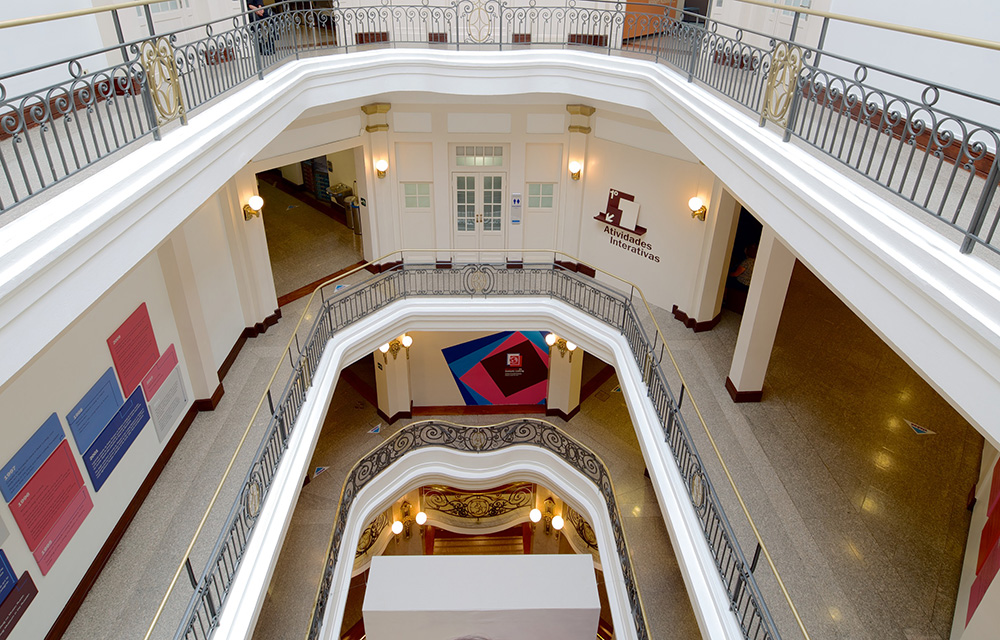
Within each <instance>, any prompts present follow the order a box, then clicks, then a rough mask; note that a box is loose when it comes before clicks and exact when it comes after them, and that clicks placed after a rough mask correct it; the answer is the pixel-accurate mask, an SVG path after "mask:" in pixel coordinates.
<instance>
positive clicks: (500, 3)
mask: <svg viewBox="0 0 1000 640" xmlns="http://www.w3.org/2000/svg"><path fill="white" fill-rule="evenodd" d="M629 6H630V5H627V4H626V3H622V2H608V1H604V0H551V1H545V0H531V1H530V2H517V1H514V0H437V1H436V2H433V3H432V2H426V3H422V4H413V5H408V4H400V3H396V2H392V1H390V0H382V1H381V2H378V3H373V4H361V3H360V2H351V1H349V0H333V2H331V3H330V6H329V7H328V8H320V7H319V5H318V4H315V5H314V4H313V3H312V2H301V1H297V2H296V1H291V0H283V1H281V2H278V3H275V4H274V5H272V11H273V14H271V15H269V16H268V17H265V18H262V19H258V17H257V16H256V15H255V14H254V13H253V12H248V13H247V14H244V15H238V16H235V17H231V18H226V19H224V20H217V21H214V22H211V23H207V24H202V25H197V26H194V27H189V28H185V29H182V30H179V31H175V32H172V33H169V34H163V35H158V36H154V37H151V38H145V39H141V40H135V41H130V42H122V43H120V44H118V45H115V46H114V47H109V48H107V49H102V50H100V51H95V52H88V53H85V54H81V55H80V56H77V57H73V58H68V59H64V60H60V61H57V62H53V63H49V64H44V65H39V66H36V67H33V68H31V69H27V70H24V71H21V72H17V73H11V74H7V75H4V76H0V171H2V179H0V213H2V212H3V211H5V210H7V209H9V208H10V207H12V206H14V205H16V204H18V203H20V202H23V201H24V200H26V199H28V198H30V197H31V196H32V195H35V194H37V193H39V192H40V191H42V190H44V189H46V188H48V187H50V186H52V185H54V184H56V183H58V182H60V181H62V180H65V179H66V178H68V177H70V176H72V175H73V174H75V173H77V172H78V171H80V170H81V169H83V168H85V167H87V166H89V165H91V164H93V163H94V162H97V161H98V160H100V159H102V158H104V157H106V156H108V155H109V154H111V153H114V152H115V151H117V150H119V149H122V148H125V147H127V146H128V145H130V144H132V143H134V142H136V141H139V140H142V139H144V138H146V137H147V136H152V137H154V138H157V139H158V138H159V137H160V135H161V130H162V128H163V127H164V126H166V125H168V124H169V123H171V122H172V121H173V120H176V119H180V120H183V119H184V117H185V116H186V114H188V113H191V112H193V111H195V110H197V109H198V108H200V107H203V106H204V105H205V104H206V103H208V102H209V101H211V100H212V99H214V98H216V97H218V96H220V95H223V94H225V93H226V92H228V91H231V90H233V89H234V88H236V87H237V86H239V85H240V84H241V83H243V82H245V81H247V80H249V79H251V78H253V77H255V76H256V77H259V78H263V77H264V74H265V72H266V71H267V70H268V69H269V68H271V67H273V66H274V65H276V64H278V63H281V62H283V61H286V60H290V59H297V58H299V57H300V56H302V55H309V54H312V53H314V52H323V51H329V52H347V53H349V52H353V51H358V50H363V49H366V48H371V47H414V46H421V47H430V48H436V49H455V50H463V49H487V50H510V49H525V48H531V49H545V48H551V47H556V48H572V49H579V50H581V51H590V52H603V53H606V54H611V55H627V56H630V57H639V58H645V59H649V60H652V61H655V62H658V63H663V64H666V65H668V66H670V67H673V68H675V69H677V70H678V71H680V72H681V73H684V74H686V75H687V77H688V80H689V81H695V80H697V81H698V82H700V83H702V84H704V85H705V86H707V87H709V88H711V89H712V90H713V91H715V92H717V93H718V94H720V95H722V96H725V97H726V98H728V99H731V100H733V101H735V102H736V103H738V104H739V105H741V106H743V107H744V108H746V109H748V110H749V111H752V112H753V113H754V114H756V115H757V116H758V117H759V119H760V122H761V124H762V125H763V124H764V123H765V122H773V123H775V124H777V125H778V126H779V127H782V128H783V129H784V138H785V140H786V141H788V140H789V139H790V138H791V137H795V138H798V139H799V140H801V141H802V142H804V143H805V144H807V145H809V146H812V147H814V148H815V149H817V150H819V151H820V152H822V153H823V154H825V155H826V156H828V157H829V158H831V159H833V160H835V161H836V162H838V163H841V164H843V165H844V166H846V167H850V168H851V169H852V170H853V171H855V172H857V173H859V174H860V175H863V176H865V177H866V178H868V179H870V180H872V181H873V182H875V183H877V184H879V185H882V186H883V187H885V188H886V189H888V190H889V191H891V192H892V193H894V194H896V195H897V196H899V197H901V198H903V200H904V201H905V202H907V203H909V204H911V205H913V206H915V207H918V208H919V209H920V210H922V211H924V212H926V213H928V214H930V215H932V216H933V218H934V219H935V220H937V221H939V222H941V223H943V224H945V225H947V226H949V227H951V228H953V229H955V230H957V231H958V232H960V233H961V234H962V235H963V239H962V247H961V249H962V251H963V252H966V253H968V252H971V251H972V250H973V249H974V247H975V246H976V245H982V246H984V247H986V248H988V249H990V250H992V251H994V252H998V253H1000V238H998V237H997V233H996V232H997V227H998V224H1000V198H996V197H995V195H996V191H997V185H998V183H1000V167H998V164H997V160H996V153H997V149H998V148H1000V134H998V133H997V128H998V126H997V124H996V123H997V122H1000V101H997V100H996V99H995V98H991V97H984V96H979V95H975V94H971V93H969V92H966V91H961V90H958V89H952V88H948V87H945V86H942V85H939V84H935V83H932V82H928V81H925V80H921V79H919V78H914V77H911V76H907V75H905V74H901V73H896V72H893V71H890V70H888V69H886V68H883V67H880V66H877V65H874V64H869V63H866V62H863V61H858V60H852V59H850V58H847V57H844V56H841V55H837V54H834V53H831V52H829V51H822V50H821V49H816V48H811V47H807V46H804V45H802V44H797V43H794V42H789V41H787V40H782V39H780V38H776V37H774V36H772V35H768V34H762V33H757V32H754V31H752V30H749V29H744V28H741V27H738V26H733V25H728V24H725V23H722V22H719V21H716V20H711V19H706V18H703V17H701V16H699V15H697V14H691V13H686V12H683V11H680V10H677V9H671V8H667V7H656V6H652V5H651V6H649V7H645V8H644V9H643V10H642V11H630V10H629ZM150 25H152V22H151V21H150ZM116 57H121V58H122V62H120V63H111V62H108V61H110V60H112V59H115V58H116ZM95 60H96V61H100V60H105V61H106V62H94V61H95ZM86 61H89V62H88V63H87V65H90V64H98V65H100V68H99V69H98V70H96V71H87V70H85V66H87V65H85V62H86ZM60 73H61V74H63V75H64V79H62V80H60V81H59V82H56V83H45V85H46V86H42V87H41V88H35V87H34V84H37V82H36V81H35V80H34V79H35V78H37V77H39V75H40V74H43V75H44V77H47V78H51V77H52V75H53V74H56V75H58V74H60ZM870 78H871V79H870ZM33 83H34V84H33ZM8 86H9V87H11V89H8ZM26 86H29V87H31V88H30V90H26V91H25V90H23V89H24V88H25V87H26ZM14 87H17V88H18V90H17V91H14V90H13V88H14ZM945 104H951V105H956V104H957V105H960V106H962V105H965V106H968V105H970V104H974V105H975V106H976V107H977V108H979V109H981V110H985V111H988V112H989V113H991V114H993V116H994V118H995V121H994V123H992V124H990V123H980V122H976V121H975V120H974V119H970V118H965V117H962V116H960V115H958V114H955V113H952V112H951V111H949V110H948V109H947V108H945V107H944V106H942V105H945Z"/></svg>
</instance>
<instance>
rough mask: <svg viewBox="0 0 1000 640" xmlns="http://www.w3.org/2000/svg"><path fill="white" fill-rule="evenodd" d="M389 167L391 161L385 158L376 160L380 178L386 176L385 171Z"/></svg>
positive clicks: (376, 170) (376, 169)
mask: <svg viewBox="0 0 1000 640" xmlns="http://www.w3.org/2000/svg"><path fill="white" fill-rule="evenodd" d="M388 168H389V161H388V160H386V159H385V158H383V159H382V160H376V161H375V173H376V174H377V175H378V177H380V178H384V177H385V172H386V170H387V169H388Z"/></svg>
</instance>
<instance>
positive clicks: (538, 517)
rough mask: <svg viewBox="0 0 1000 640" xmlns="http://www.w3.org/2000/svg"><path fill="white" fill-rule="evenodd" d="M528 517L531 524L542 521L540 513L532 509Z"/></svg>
mask: <svg viewBox="0 0 1000 640" xmlns="http://www.w3.org/2000/svg"><path fill="white" fill-rule="evenodd" d="M528 517H529V518H531V521H532V522H538V521H539V520H541V519H542V512H541V511H539V510H538V509H532V510H531V513H529V514H528Z"/></svg>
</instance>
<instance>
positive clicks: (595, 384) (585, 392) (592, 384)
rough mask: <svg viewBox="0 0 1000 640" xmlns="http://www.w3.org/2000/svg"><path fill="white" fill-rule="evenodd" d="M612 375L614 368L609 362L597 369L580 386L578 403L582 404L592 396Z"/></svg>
mask: <svg viewBox="0 0 1000 640" xmlns="http://www.w3.org/2000/svg"><path fill="white" fill-rule="evenodd" d="M613 375H615V368H614V367H613V366H611V365H610V364H606V365H604V368H603V369H601V370H600V371H598V372H597V375H595V376H594V377H593V378H591V379H590V380H587V381H586V382H585V383H583V387H581V388H580V403H581V404H582V403H583V401H584V400H586V399H587V398H589V397H590V396H592V395H593V394H594V393H595V392H596V391H597V390H598V389H600V388H601V385H602V384H604V383H605V382H607V381H608V380H609V379H610V378H611V376H613Z"/></svg>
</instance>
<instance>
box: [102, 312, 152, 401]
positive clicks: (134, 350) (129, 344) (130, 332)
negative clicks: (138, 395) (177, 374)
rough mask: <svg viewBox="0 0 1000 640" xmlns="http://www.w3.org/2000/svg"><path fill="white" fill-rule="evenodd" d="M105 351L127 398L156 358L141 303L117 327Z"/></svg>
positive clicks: (149, 323) (147, 321)
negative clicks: (108, 354) (109, 352)
mask: <svg viewBox="0 0 1000 640" xmlns="http://www.w3.org/2000/svg"><path fill="white" fill-rule="evenodd" d="M108 349H110V350H111V360H112V361H113V362H114V363H115V370H116V371H117V372H118V380H119V381H120V382H121V383H122V391H124V392H125V396H126V397H127V396H130V395H132V392H133V391H135V388H136V387H137V386H139V383H140V382H141V381H142V377H143V376H145V375H146V372H147V371H149V369H150V368H151V367H152V366H153V365H154V364H156V360H157V358H159V357H160V350H159V348H158V347H157V346H156V336H154V335H153V325H152V323H151V322H150V321H149V311H148V310H147V309H146V303H145V302H143V303H142V304H141V305H139V308H138V309H136V310H135V311H134V312H133V313H132V315H130V316H129V317H128V320H126V321H125V322H124V323H123V324H122V326H120V327H118V331H115V332H114V333H113V334H111V337H110V338H108Z"/></svg>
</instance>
